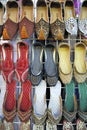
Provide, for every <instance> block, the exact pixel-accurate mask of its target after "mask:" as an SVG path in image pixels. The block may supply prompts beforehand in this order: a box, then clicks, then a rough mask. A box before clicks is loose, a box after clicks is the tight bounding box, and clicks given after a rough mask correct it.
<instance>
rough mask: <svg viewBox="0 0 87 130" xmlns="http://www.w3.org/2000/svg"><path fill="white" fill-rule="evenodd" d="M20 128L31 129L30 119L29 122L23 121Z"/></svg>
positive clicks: (21, 129) (22, 129)
mask: <svg viewBox="0 0 87 130" xmlns="http://www.w3.org/2000/svg"><path fill="white" fill-rule="evenodd" d="M20 130H30V120H29V121H27V122H22V123H21V125H20Z"/></svg>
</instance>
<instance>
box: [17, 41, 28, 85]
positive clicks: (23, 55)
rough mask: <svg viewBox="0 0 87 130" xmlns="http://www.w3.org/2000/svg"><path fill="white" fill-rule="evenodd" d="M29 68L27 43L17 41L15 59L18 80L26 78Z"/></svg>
mask: <svg viewBox="0 0 87 130" xmlns="http://www.w3.org/2000/svg"><path fill="white" fill-rule="evenodd" d="M28 70H29V59H28V44H26V43H25V42H18V43H17V61H16V67H15V71H16V76H17V79H18V81H22V82H24V81H25V80H26V79H27V76H28Z"/></svg>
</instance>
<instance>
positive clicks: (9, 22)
mask: <svg viewBox="0 0 87 130" xmlns="http://www.w3.org/2000/svg"><path fill="white" fill-rule="evenodd" d="M6 10H7V13H6V14H7V15H6V21H5V23H4V27H3V39H4V40H12V39H13V38H14V36H15V35H16V33H17V31H18V22H19V20H18V14H19V13H18V10H19V8H18V3H17V2H16V1H15V0H9V1H8V2H7V4H6Z"/></svg>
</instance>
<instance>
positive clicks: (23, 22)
mask: <svg viewBox="0 0 87 130" xmlns="http://www.w3.org/2000/svg"><path fill="white" fill-rule="evenodd" d="M33 32H34V17H33V2H32V0H22V15H21V18H20V23H19V33H20V37H21V38H22V39H24V38H30V37H31V35H32V34H33Z"/></svg>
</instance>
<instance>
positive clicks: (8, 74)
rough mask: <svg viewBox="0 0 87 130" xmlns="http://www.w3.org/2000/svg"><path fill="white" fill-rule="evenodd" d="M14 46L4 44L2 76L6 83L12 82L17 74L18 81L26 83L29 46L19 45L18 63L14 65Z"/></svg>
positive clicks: (19, 43) (21, 43) (23, 43)
mask: <svg viewBox="0 0 87 130" xmlns="http://www.w3.org/2000/svg"><path fill="white" fill-rule="evenodd" d="M13 51H14V49H13V46H12V45H11V44H10V43H4V44H2V62H1V63H2V75H3V77H4V79H5V81H6V82H9V83H10V82H11V81H12V80H13V77H14V72H16V75H17V79H18V80H19V81H21V82H24V81H25V80H26V79H27V76H28V67H29V61H28V45H27V44H26V43H25V42H18V43H17V61H16V65H14V61H13V59H14V56H13Z"/></svg>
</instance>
